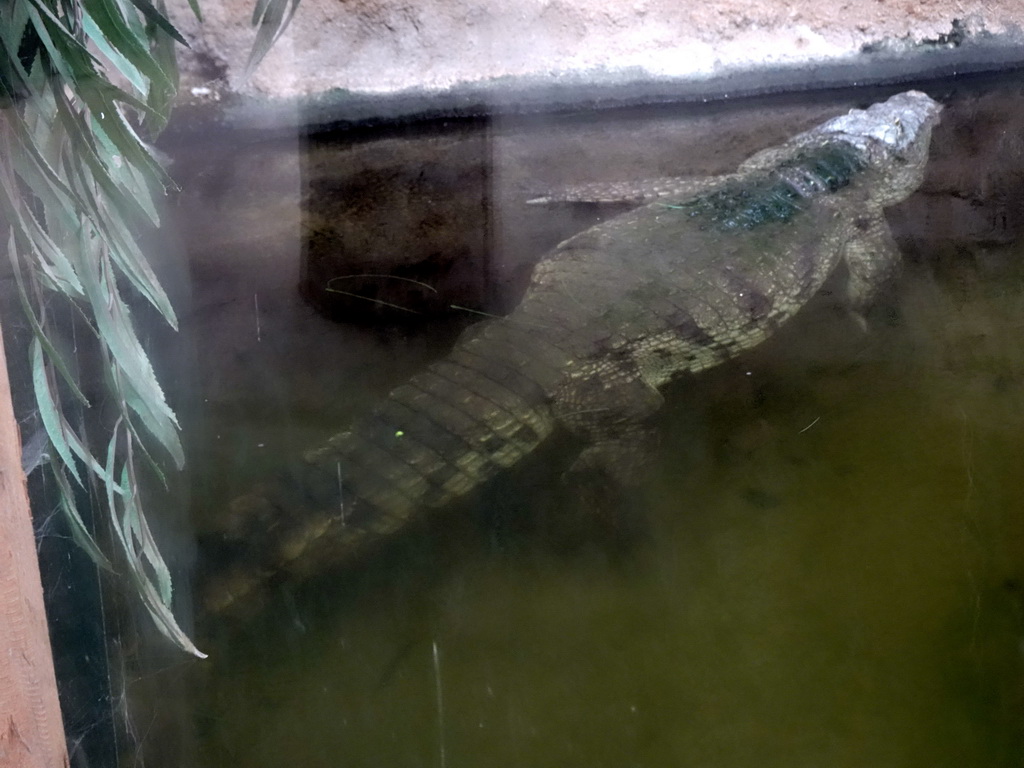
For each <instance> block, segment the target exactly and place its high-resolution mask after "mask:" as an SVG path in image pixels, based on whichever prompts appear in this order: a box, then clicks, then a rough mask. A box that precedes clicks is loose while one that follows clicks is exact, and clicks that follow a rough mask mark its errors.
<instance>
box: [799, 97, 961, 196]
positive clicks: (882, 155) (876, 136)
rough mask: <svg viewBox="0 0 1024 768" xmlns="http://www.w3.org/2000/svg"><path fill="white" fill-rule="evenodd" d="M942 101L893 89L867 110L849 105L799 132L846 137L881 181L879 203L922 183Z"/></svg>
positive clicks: (907, 191) (807, 135)
mask: <svg viewBox="0 0 1024 768" xmlns="http://www.w3.org/2000/svg"><path fill="white" fill-rule="evenodd" d="M941 110H942V106H941V105H940V104H939V103H938V102H936V101H934V100H932V99H931V98H930V97H929V96H927V95H926V94H924V93H921V92H920V91H906V92H904V93H898V94H896V95H895V96H893V97H891V98H890V99H888V100H886V101H883V102H880V103H878V104H873V105H872V106H870V107H868V108H867V109H853V110H850V112H849V113H847V114H845V115H841V116H840V117H835V118H833V119H831V120H829V121H827V122H825V123H822V124H821V125H820V126H818V127H817V128H815V129H814V130H813V131H809V132H808V133H807V134H804V136H806V137H808V138H811V137H813V138H815V139H817V140H819V141H820V140H821V139H822V138H826V139H828V140H839V141H845V142H847V143H849V144H852V145H853V146H855V147H857V149H859V150H860V151H861V153H862V157H863V158H864V160H866V161H867V163H868V164H869V165H870V166H873V167H874V168H875V169H877V170H878V171H879V172H880V173H881V175H882V178H883V182H882V183H881V184H879V185H877V189H876V190H874V197H875V198H876V202H878V203H880V204H882V205H889V204H891V203H895V202H899V201H900V200H903V199H905V198H906V197H907V196H909V195H910V193H911V192H913V191H914V190H915V189H917V187H918V186H920V184H921V180H922V178H923V176H924V167H925V163H926V161H927V159H928V146H929V144H930V142H931V135H932V128H933V127H934V126H935V125H936V124H937V123H938V122H939V112H941Z"/></svg>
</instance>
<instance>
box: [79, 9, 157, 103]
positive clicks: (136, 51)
mask: <svg viewBox="0 0 1024 768" xmlns="http://www.w3.org/2000/svg"><path fill="white" fill-rule="evenodd" d="M81 2H82V5H83V7H84V8H85V9H86V11H88V13H89V14H90V15H91V16H92V18H93V20H94V21H95V22H96V26H97V27H99V29H100V31H101V32H102V33H103V35H104V36H105V37H106V38H107V42H108V43H109V44H110V45H111V46H112V47H113V48H116V49H117V50H118V51H119V52H120V53H121V55H122V56H124V57H125V58H126V59H128V60H129V61H130V62H131V63H132V64H134V65H135V66H136V67H137V68H138V69H139V71H140V72H142V73H143V74H144V75H145V76H146V77H148V78H149V79H150V80H155V81H163V82H164V83H167V82H169V81H168V77H167V73H165V72H164V71H163V70H162V69H161V68H160V65H159V64H157V62H156V59H154V58H153V56H152V55H151V54H150V52H149V41H148V40H146V39H145V36H144V35H143V36H142V37H141V38H140V36H138V35H136V33H135V32H134V31H133V30H132V29H131V26H130V25H129V22H128V20H127V19H126V17H125V16H124V15H122V13H121V11H120V9H119V8H118V7H117V5H116V4H115V3H113V2H111V1H110V0H81ZM96 87H98V88H108V87H110V83H109V82H107V81H104V82H102V83H96ZM79 95H80V96H81V97H82V98H85V99H88V94H87V93H86V92H85V91H84V90H80V92H79Z"/></svg>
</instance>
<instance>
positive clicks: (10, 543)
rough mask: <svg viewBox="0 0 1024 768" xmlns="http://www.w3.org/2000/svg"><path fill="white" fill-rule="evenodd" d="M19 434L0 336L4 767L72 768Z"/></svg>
mask: <svg viewBox="0 0 1024 768" xmlns="http://www.w3.org/2000/svg"><path fill="white" fill-rule="evenodd" d="M67 765H68V756H67V747H66V745H65V742H64V725H63V723H62V721H61V716H60V704H59V703H58V701H57V679H56V677H55V676H54V672H53V656H52V654H51V652H50V635H49V633H48V632H47V629H46V614H45V612H44V610H43V587H42V584H41V582H40V580H39V561H38V560H37V558H36V541H35V535H34V534H33V532H32V515H31V512H30V511H29V506H28V490H27V487H26V481H25V473H24V472H22V470H21V439H20V436H19V434H18V425H17V423H16V422H15V420H14V407H13V406H12V404H11V386H10V382H9V381H8V378H7V359H6V357H5V355H4V345H3V338H2V337H0V766H4V768H66V766H67Z"/></svg>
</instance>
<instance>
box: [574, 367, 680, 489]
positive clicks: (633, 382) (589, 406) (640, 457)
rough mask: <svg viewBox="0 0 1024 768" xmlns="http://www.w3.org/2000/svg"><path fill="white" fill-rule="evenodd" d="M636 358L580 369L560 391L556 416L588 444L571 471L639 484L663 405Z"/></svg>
mask: <svg viewBox="0 0 1024 768" xmlns="http://www.w3.org/2000/svg"><path fill="white" fill-rule="evenodd" d="M663 402H664V399H663V398H662V396H661V393H659V392H658V390H657V389H655V388H654V387H652V386H651V385H649V384H648V383H647V382H646V381H644V380H643V378H642V376H641V375H640V371H639V369H638V368H637V366H636V364H635V363H634V362H633V360H632V359H629V358H627V359H620V360H614V361H611V360H605V361H602V362H600V363H592V364H590V365H587V366H584V367H582V368H581V369H580V370H577V371H574V372H573V373H572V374H570V375H569V376H568V378H567V381H566V383H565V384H563V386H562V387H561V389H560V390H559V392H558V393H557V394H556V395H555V407H554V413H555V417H556V418H557V419H558V420H559V422H560V423H561V424H563V425H565V426H566V427H567V428H568V429H569V430H570V431H571V432H572V433H573V434H575V435H576V436H578V437H580V438H582V439H583V440H584V442H585V444H586V445H587V447H586V448H585V449H584V450H583V451H582V452H581V453H580V455H579V457H578V458H577V459H576V461H575V463H574V464H573V465H572V467H571V468H570V470H569V471H570V473H581V472H589V471H597V472H600V473H602V474H603V475H604V476H605V477H607V478H608V479H610V480H612V481H613V482H615V483H617V484H620V485H623V486H628V485H635V484H636V482H637V479H638V477H639V476H640V474H641V473H642V470H643V468H644V466H645V465H646V463H647V458H648V457H649V454H650V448H651V442H652V440H651V430H650V428H649V427H648V425H647V424H646V421H647V419H648V418H649V417H650V416H651V415H653V414H654V413H655V412H656V411H657V410H658V409H659V408H660V407H661V405H662V403H663Z"/></svg>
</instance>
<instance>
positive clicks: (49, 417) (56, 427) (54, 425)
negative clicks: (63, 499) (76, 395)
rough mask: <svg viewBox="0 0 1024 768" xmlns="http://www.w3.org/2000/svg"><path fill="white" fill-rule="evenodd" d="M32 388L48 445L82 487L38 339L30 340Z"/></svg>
mask: <svg viewBox="0 0 1024 768" xmlns="http://www.w3.org/2000/svg"><path fill="white" fill-rule="evenodd" d="M30 355H31V359H32V387H33V389H34V390H35V394H36V403H37V404H38V405H39V415H40V417H41V418H42V420H43V426H44V427H45V428H46V434H47V435H48V436H49V438H50V444H51V445H52V446H53V449H54V450H55V451H57V455H58V456H59V457H60V460H61V461H62V462H64V465H65V466H67V468H68V469H69V470H71V474H72V475H73V476H74V478H75V480H76V481H77V482H78V484H79V485H82V486H83V487H84V484H83V483H82V477H81V475H79V474H78V467H77V466H76V465H75V459H74V456H73V455H72V452H71V446H69V445H68V440H67V436H66V435H65V434H64V420H63V419H62V418H61V410H60V406H59V405H58V398H57V397H56V396H55V395H54V392H53V390H52V389H51V388H50V379H49V375H48V374H47V371H46V366H45V364H44V362H43V349H42V346H41V345H40V343H39V339H38V338H34V339H32V344H31V352H30Z"/></svg>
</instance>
